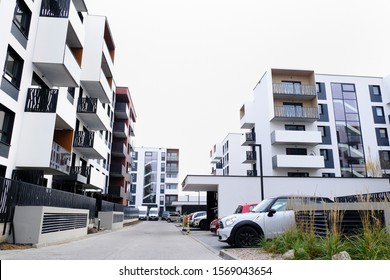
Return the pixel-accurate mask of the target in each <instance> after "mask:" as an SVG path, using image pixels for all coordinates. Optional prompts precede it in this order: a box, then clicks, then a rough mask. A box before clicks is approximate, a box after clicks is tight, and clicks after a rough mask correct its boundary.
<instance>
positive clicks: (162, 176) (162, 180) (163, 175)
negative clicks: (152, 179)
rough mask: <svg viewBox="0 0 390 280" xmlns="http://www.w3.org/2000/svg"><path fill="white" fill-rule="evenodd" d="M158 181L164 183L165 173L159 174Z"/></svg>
mask: <svg viewBox="0 0 390 280" xmlns="http://www.w3.org/2000/svg"><path fill="white" fill-rule="evenodd" d="M160 182H161V183H165V174H161V178H160Z"/></svg>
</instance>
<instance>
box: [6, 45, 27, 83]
mask: <svg viewBox="0 0 390 280" xmlns="http://www.w3.org/2000/svg"><path fill="white" fill-rule="evenodd" d="M22 71H23V59H22V58H21V57H20V56H19V55H18V54H17V53H16V52H15V51H14V49H12V48H11V47H8V51H7V59H6V61H5V67H4V78H6V79H7V80H8V81H9V82H10V83H11V84H13V85H14V86H15V87H16V88H18V89H19V86H20V80H21V78H22Z"/></svg>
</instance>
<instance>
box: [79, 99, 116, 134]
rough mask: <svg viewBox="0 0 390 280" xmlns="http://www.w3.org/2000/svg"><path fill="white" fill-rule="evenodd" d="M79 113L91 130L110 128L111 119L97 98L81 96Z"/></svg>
mask: <svg viewBox="0 0 390 280" xmlns="http://www.w3.org/2000/svg"><path fill="white" fill-rule="evenodd" d="M77 113H78V115H79V117H80V119H81V120H82V121H83V122H84V123H85V124H86V125H87V127H88V129H89V130H109V127H110V119H109V117H108V115H107V113H106V110H105V109H104V108H103V106H102V104H101V103H100V101H99V100H98V99H97V98H80V99H79V100H78V104H77Z"/></svg>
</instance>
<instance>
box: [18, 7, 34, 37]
mask: <svg viewBox="0 0 390 280" xmlns="http://www.w3.org/2000/svg"><path fill="white" fill-rule="evenodd" d="M30 21H31V11H30V10H29V9H28V7H27V5H26V3H24V1H23V0H17V1H16V6H15V13H14V24H15V25H16V26H17V27H18V28H19V30H20V31H21V32H22V33H23V35H24V36H25V37H26V38H27V37H28V32H29V30H30Z"/></svg>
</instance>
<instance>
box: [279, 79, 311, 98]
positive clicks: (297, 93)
mask: <svg viewBox="0 0 390 280" xmlns="http://www.w3.org/2000/svg"><path fill="white" fill-rule="evenodd" d="M272 89H273V93H274V98H275V99H285V100H291V99H294V100H312V99H315V98H316V97H317V89H316V86H315V85H302V84H289V83H274V84H272Z"/></svg>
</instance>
